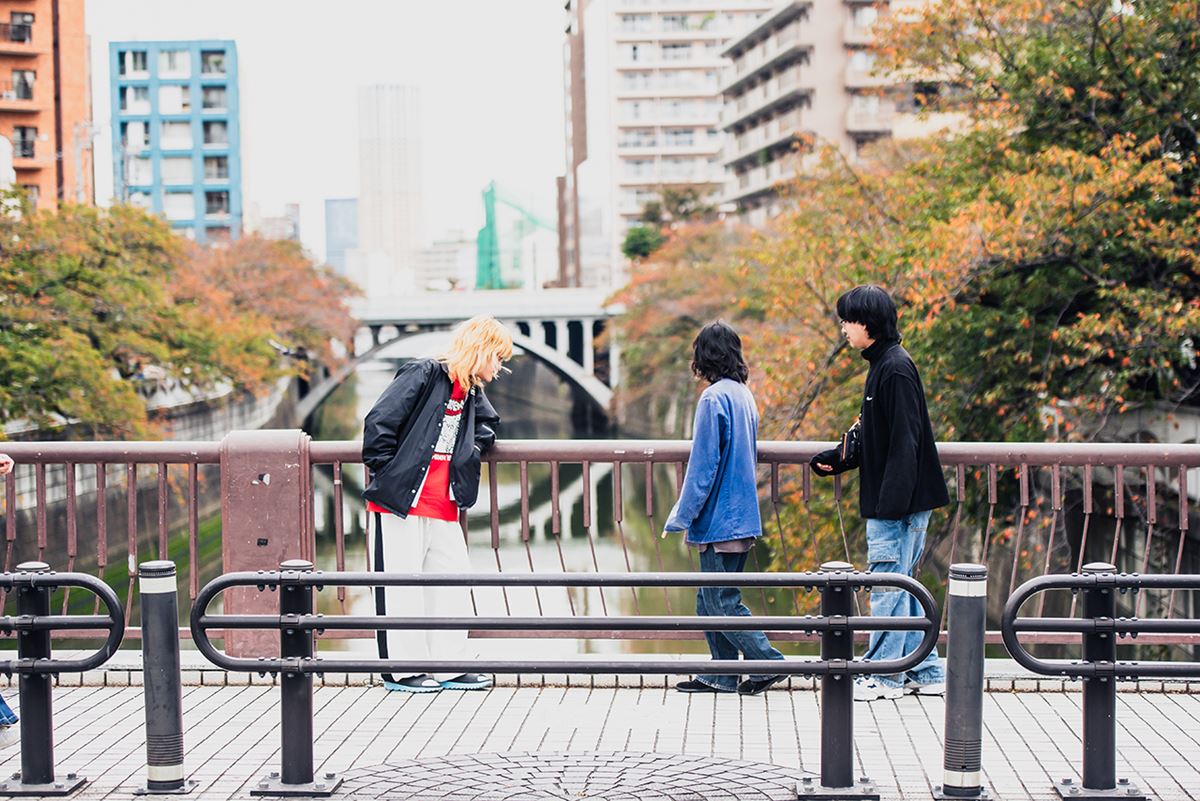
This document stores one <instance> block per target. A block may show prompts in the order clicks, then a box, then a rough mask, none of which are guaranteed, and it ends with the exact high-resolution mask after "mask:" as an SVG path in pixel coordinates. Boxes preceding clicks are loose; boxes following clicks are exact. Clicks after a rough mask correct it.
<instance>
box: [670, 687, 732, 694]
mask: <svg viewBox="0 0 1200 801" xmlns="http://www.w3.org/2000/svg"><path fill="white" fill-rule="evenodd" d="M675 692H677V693H715V694H717V695H729V694H731V693H735V692H737V690H718V689H717V688H716V687H709V686H707V685H705V689H703V690H684V689H681V688H679V687H676V688H675Z"/></svg>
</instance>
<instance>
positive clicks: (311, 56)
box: [86, 0, 566, 259]
mask: <svg viewBox="0 0 1200 801" xmlns="http://www.w3.org/2000/svg"><path fill="white" fill-rule="evenodd" d="M562 5H563V4H562V3H561V2H555V1H554V0H332V1H331V0H323V1H322V2H316V1H315V0H203V2H197V1H196V0H87V10H86V13H87V19H86V25H87V30H88V34H89V37H90V43H91V55H92V87H93V89H92V91H93V98H92V102H93V109H94V110H93V116H94V121H95V125H96V127H97V128H99V129H100V133H99V134H98V135H97V137H96V140H95V145H96V197H97V200H98V201H99V202H101V203H107V202H108V199H109V198H111V196H112V191H113V169H112V134H111V117H112V114H111V106H112V101H111V97H110V90H109V74H108V73H109V69H108V46H109V43H110V42H114V41H121V40H138V39H144V40H153V39H232V40H234V41H236V42H237V48H238V60H239V66H240V73H241V75H240V82H239V84H240V90H241V121H242V163H243V203H244V205H247V206H249V205H250V204H253V203H257V204H258V206H259V207H260V209H261V213H262V214H263V215H265V216H274V215H278V214H280V213H281V212H282V207H283V204H284V203H288V202H298V203H300V214H301V224H300V235H301V238H302V239H303V241H304V244H305V246H306V247H307V248H308V249H309V250H310V251H311V252H312V253H313V254H314V255H315V256H317V257H318V258H319V259H323V258H324V256H325V209H324V201H325V199H326V198H334V197H354V196H355V195H357V193H358V154H357V139H356V136H357V132H356V130H355V129H356V119H357V112H356V99H357V92H356V89H357V87H358V86H360V85H365V84H371V83H407V84H412V85H416V86H418V87H420V89H421V92H422V98H421V102H422V114H423V127H424V131H423V133H424V136H423V140H424V142H423V145H424V147H423V150H424V156H423V158H424V164H425V172H424V176H423V195H424V196H425V198H426V202H425V209H424V214H425V229H426V230H425V239H426V240H431V239H433V238H435V237H440V236H441V235H442V234H443V233H445V232H446V231H447V230H449V229H461V230H463V231H464V232H465V233H466V234H467V235H468V236H469V237H472V238H473V237H474V235H475V232H476V230H478V228H479V226H480V225H482V224H483V211H482V200H481V198H480V193H481V192H482V190H483V187H484V185H485V184H486V183H487V182H488V181H489V180H492V179H495V180H497V181H499V182H500V184H501V185H502V186H504V187H505V189H506V190H507V192H508V194H510V195H511V196H515V197H517V198H522V199H524V200H526V201H529V202H530V204H531V208H532V209H533V210H535V211H537V212H538V213H540V214H541V215H542V216H544V217H547V218H551V219H552V218H553V215H554V208H555V189H554V179H555V176H557V175H559V174H561V173H562V171H563V159H564V152H563V98H562V86H563V56H562V53H563V36H564V34H563V27H564V25H565V21H566V20H565V16H564V14H565V12H564V11H563V7H562Z"/></svg>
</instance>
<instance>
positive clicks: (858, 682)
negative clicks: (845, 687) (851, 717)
mask: <svg viewBox="0 0 1200 801" xmlns="http://www.w3.org/2000/svg"><path fill="white" fill-rule="evenodd" d="M903 697H904V688H903V687H892V686H890V685H887V684H884V683H883V682H881V681H879V680H878V679H875V678H866V679H864V678H860V679H855V681H854V700H855V701H885V700H895V699H897V698H903Z"/></svg>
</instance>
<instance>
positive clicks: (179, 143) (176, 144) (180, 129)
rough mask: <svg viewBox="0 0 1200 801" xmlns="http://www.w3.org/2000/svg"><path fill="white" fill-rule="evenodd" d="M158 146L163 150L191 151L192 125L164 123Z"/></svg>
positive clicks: (188, 123)
mask: <svg viewBox="0 0 1200 801" xmlns="http://www.w3.org/2000/svg"><path fill="white" fill-rule="evenodd" d="M161 134H162V135H161V136H160V137H159V143H158V146H159V147H160V148H162V149H163V150H191V149H192V124H191V123H190V122H163V124H162V129H161Z"/></svg>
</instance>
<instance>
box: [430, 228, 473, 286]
mask: <svg viewBox="0 0 1200 801" xmlns="http://www.w3.org/2000/svg"><path fill="white" fill-rule="evenodd" d="M477 250H478V248H477V244H476V241H475V238H474V237H468V236H467V235H466V233H465V232H463V231H447V232H446V234H445V235H444V236H442V237H441V238H440V239H435V240H433V244H431V245H430V246H429V247H427V248H423V249H422V250H421V258H420V261H419V262H418V263H417V288H418V289H422V290H435V291H445V290H450V289H471V288H473V287H474V286H475V260H476V255H477Z"/></svg>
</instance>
